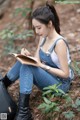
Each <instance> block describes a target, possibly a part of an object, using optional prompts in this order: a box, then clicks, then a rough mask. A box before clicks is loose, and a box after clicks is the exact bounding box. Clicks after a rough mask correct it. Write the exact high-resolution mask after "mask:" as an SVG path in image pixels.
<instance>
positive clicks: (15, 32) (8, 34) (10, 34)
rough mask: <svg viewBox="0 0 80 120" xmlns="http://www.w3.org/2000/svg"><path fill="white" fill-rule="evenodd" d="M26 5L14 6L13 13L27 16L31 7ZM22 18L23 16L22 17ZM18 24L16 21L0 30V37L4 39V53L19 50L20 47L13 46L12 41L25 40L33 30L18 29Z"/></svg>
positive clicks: (30, 35)
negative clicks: (21, 6)
mask: <svg viewBox="0 0 80 120" xmlns="http://www.w3.org/2000/svg"><path fill="white" fill-rule="evenodd" d="M25 6H26V5H25V4H24V5H23V8H16V9H15V11H14V12H13V15H15V17H16V16H18V15H19V14H21V16H22V17H25V18H24V19H26V17H27V16H29V15H28V14H29V12H31V8H28V7H25ZM15 17H14V19H15ZM22 19H23V18H22ZM20 27H21V26H20V25H19V26H18V25H17V23H11V24H9V25H8V26H7V27H6V28H4V29H3V30H2V31H0V38H1V39H2V40H5V42H6V45H5V47H4V51H5V52H4V53H3V54H7V53H9V52H13V51H14V52H15V51H16V50H17V51H19V50H20V49H21V48H20V47H19V48H17V49H15V48H14V41H15V40H26V39H27V37H32V36H33V30H31V29H30V30H22V31H20Z"/></svg>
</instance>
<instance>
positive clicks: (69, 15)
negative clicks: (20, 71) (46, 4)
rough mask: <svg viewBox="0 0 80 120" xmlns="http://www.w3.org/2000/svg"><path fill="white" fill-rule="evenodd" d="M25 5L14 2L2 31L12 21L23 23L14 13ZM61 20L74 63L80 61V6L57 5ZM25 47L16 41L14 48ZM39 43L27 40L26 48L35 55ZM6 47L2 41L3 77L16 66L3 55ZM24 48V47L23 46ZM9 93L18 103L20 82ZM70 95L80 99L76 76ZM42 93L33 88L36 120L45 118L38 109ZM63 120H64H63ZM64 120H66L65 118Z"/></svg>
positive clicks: (0, 70) (1, 23) (0, 24)
mask: <svg viewBox="0 0 80 120" xmlns="http://www.w3.org/2000/svg"><path fill="white" fill-rule="evenodd" d="M22 3H23V0H21V1H19V0H18V1H17V2H16V0H12V2H11V5H10V7H9V8H8V10H7V11H6V13H5V15H4V16H3V18H2V19H0V30H2V29H3V28H5V27H6V26H7V25H9V24H10V23H11V22H12V21H14V22H16V24H18V22H17V21H18V20H20V22H23V20H22V19H20V18H19V17H16V18H15V20H14V18H13V17H12V14H13V13H12V11H13V10H14V9H15V8H17V7H20V6H21V5H22ZM55 7H56V9H57V12H58V15H59V18H60V24H61V34H62V35H63V36H65V38H66V39H67V40H68V42H69V46H70V52H71V57H72V61H80V5H78V4H63V5H61V4H57V5H55ZM25 24H26V22H25V23H24V24H23V26H22V27H23V28H26V27H25V26H26V25H25ZM22 43H23V45H25V41H20V40H17V41H14V46H17V47H20V46H21V45H22ZM37 43H38V41H36V40H34V41H33V39H27V40H26V48H27V49H28V50H29V51H30V52H31V53H32V54H34V52H35V50H36V46H37ZM4 47H5V41H4V40H2V39H0V73H2V75H5V74H6V73H7V71H8V70H9V69H10V68H11V66H12V65H13V64H14V62H15V59H14V58H13V57H11V56H10V55H8V54H6V55H5V56H4V55H3V53H4V52H5V51H4ZM21 47H22V46H21ZM8 91H9V93H10V95H11V96H12V98H13V99H14V100H15V102H16V103H17V102H18V96H19V81H18V80H17V81H16V82H15V83H14V84H13V85H11V86H10V87H9V88H8ZM70 93H71V96H72V98H73V99H75V98H80V77H79V76H78V75H77V74H76V77H75V80H74V81H73V82H72V85H71V89H70ZM41 101H42V98H41V91H40V90H38V89H37V88H36V87H35V86H34V87H33V92H32V94H31V102H30V105H31V109H32V113H33V116H34V120H43V119H44V117H43V116H42V113H41V112H40V111H39V110H38V109H37V106H38V105H39V104H40V103H41ZM56 120H60V119H56ZM61 120H62V119H61ZM63 120H66V119H65V118H63ZM73 120H80V113H78V114H76V116H75V118H74V119H73Z"/></svg>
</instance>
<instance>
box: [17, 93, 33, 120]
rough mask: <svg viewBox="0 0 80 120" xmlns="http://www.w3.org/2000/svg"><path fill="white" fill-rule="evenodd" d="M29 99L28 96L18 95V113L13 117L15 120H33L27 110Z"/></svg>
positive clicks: (28, 109)
mask: <svg viewBox="0 0 80 120" xmlns="http://www.w3.org/2000/svg"><path fill="white" fill-rule="evenodd" d="M29 98H30V94H23V93H20V96H19V105H18V113H17V115H16V117H15V120H33V118H32V115H31V112H30V108H29Z"/></svg>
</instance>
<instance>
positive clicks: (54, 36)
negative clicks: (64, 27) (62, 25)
mask: <svg viewBox="0 0 80 120" xmlns="http://www.w3.org/2000/svg"><path fill="white" fill-rule="evenodd" d="M58 36H59V34H58V33H57V32H56V31H55V29H53V30H51V31H50V33H49V35H48V36H47V38H48V40H49V41H53V40H55V39H56V38H57V37H58Z"/></svg>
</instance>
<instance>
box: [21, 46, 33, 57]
mask: <svg viewBox="0 0 80 120" xmlns="http://www.w3.org/2000/svg"><path fill="white" fill-rule="evenodd" d="M21 54H22V55H26V56H29V55H31V54H30V52H29V51H28V50H27V49H26V48H22V49H21Z"/></svg>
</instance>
